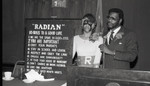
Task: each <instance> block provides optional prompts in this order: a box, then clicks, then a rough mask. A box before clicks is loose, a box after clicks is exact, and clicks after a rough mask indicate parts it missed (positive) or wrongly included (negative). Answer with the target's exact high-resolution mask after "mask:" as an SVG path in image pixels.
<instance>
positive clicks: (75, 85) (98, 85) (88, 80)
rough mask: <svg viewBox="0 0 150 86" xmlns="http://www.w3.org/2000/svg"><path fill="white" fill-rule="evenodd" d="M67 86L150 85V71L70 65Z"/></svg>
mask: <svg viewBox="0 0 150 86" xmlns="http://www.w3.org/2000/svg"><path fill="white" fill-rule="evenodd" d="M67 86H150V71H136V70H119V69H101V68H85V67H77V66H68V67H67Z"/></svg>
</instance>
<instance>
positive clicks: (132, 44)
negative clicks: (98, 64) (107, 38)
mask: <svg viewBox="0 0 150 86" xmlns="http://www.w3.org/2000/svg"><path fill="white" fill-rule="evenodd" d="M120 32H122V33H124V35H122V38H121V39H117V38H116V36H115V37H114V39H113V41H112V42H111V44H110V45H108V44H107V42H106V45H107V46H108V48H109V49H110V50H115V55H108V54H105V62H104V67H105V68H112V69H130V62H132V61H134V60H135V59H136V57H137V55H138V43H137V38H136V35H135V33H134V32H132V31H130V30H128V29H126V28H124V27H121V29H120V30H119V32H118V33H120Z"/></svg>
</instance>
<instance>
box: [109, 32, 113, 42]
mask: <svg viewBox="0 0 150 86" xmlns="http://www.w3.org/2000/svg"><path fill="white" fill-rule="evenodd" d="M113 33H114V32H113V31H112V32H111V34H110V37H109V44H110V43H111V41H112V40H113Z"/></svg>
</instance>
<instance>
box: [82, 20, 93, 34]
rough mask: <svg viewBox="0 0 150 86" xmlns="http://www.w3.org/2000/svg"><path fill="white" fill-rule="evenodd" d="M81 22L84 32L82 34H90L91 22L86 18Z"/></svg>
mask: <svg viewBox="0 0 150 86" xmlns="http://www.w3.org/2000/svg"><path fill="white" fill-rule="evenodd" d="M82 22H83V30H84V32H87V33H88V32H91V31H92V24H93V23H92V22H90V21H89V19H88V18H84V19H83V20H82Z"/></svg>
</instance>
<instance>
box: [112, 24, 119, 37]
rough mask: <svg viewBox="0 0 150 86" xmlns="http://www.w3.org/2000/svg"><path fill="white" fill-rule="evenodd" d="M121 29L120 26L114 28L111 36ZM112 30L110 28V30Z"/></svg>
mask: <svg viewBox="0 0 150 86" xmlns="http://www.w3.org/2000/svg"><path fill="white" fill-rule="evenodd" d="M120 29H121V26H119V27H117V28H116V29H115V30H113V32H114V33H113V37H114V36H115V35H116V34H117V32H118V31H119V30H120ZM111 32H112V30H111Z"/></svg>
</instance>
